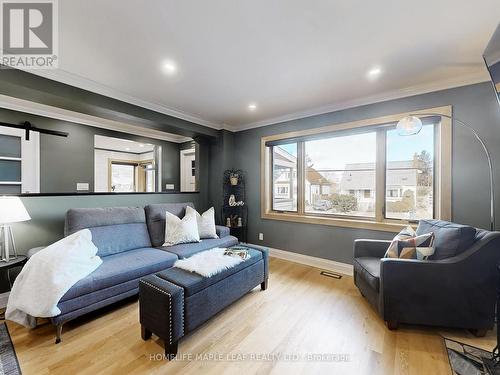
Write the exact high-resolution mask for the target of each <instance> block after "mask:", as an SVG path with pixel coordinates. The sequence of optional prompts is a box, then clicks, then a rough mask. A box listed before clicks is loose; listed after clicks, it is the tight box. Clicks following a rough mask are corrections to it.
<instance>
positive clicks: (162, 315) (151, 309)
mask: <svg viewBox="0 0 500 375" xmlns="http://www.w3.org/2000/svg"><path fill="white" fill-rule="evenodd" d="M139 296H140V298H139V320H140V323H141V325H142V326H144V327H146V328H147V329H148V330H150V331H151V332H153V333H154V334H156V335H157V336H159V337H161V338H162V339H164V340H165V343H166V344H167V345H173V344H174V343H175V342H176V341H177V340H179V339H180V338H181V337H182V336H184V289H183V288H182V287H180V286H178V285H175V284H173V283H171V282H169V281H167V280H164V279H162V278H160V277H158V276H156V275H149V276H146V277H144V278H142V279H141V280H140V282H139Z"/></svg>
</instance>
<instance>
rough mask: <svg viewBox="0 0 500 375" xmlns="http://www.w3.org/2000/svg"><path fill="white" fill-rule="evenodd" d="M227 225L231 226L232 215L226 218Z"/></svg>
mask: <svg viewBox="0 0 500 375" xmlns="http://www.w3.org/2000/svg"><path fill="white" fill-rule="evenodd" d="M226 227H229V228H231V218H230V217H228V218H227V219H226Z"/></svg>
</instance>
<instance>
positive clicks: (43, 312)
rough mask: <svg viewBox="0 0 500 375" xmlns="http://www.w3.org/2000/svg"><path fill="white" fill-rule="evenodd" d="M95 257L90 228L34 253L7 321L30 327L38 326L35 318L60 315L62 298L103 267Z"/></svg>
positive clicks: (13, 295) (9, 305)
mask: <svg viewBox="0 0 500 375" xmlns="http://www.w3.org/2000/svg"><path fill="white" fill-rule="evenodd" d="M96 254H97V247H96V246H95V245H94V244H93V243H92V233H91V232H90V231H89V230H88V229H84V230H81V231H79V232H76V233H74V234H72V235H70V236H68V237H66V238H63V239H62V240H60V241H58V242H56V243H54V244H52V245H50V246H48V247H46V248H45V249H43V250H41V251H39V252H38V253H36V254H34V255H33V256H32V257H31V258H30V259H29V260H28V262H27V263H26V265H25V266H24V268H23V269H22V271H21V273H20V274H19V275H18V276H17V278H16V281H15V282H14V285H13V286H12V290H11V292H10V295H9V301H8V302H7V311H6V312H5V318H6V319H8V320H12V321H14V322H17V323H19V324H22V325H24V326H25V327H28V328H30V327H34V326H35V325H36V322H35V318H36V317H40V318H42V317H51V316H56V315H59V314H60V313H61V311H60V310H59V308H58V307H57V304H58V303H59V300H60V299H61V298H62V296H64V294H65V293H66V292H67V291H68V290H69V289H70V288H71V287H72V286H73V285H75V284H76V283H77V282H78V281H79V280H81V279H83V278H84V277H86V276H87V275H89V274H90V273H91V272H93V271H94V270H95V269H96V268H97V267H99V266H100V265H101V263H102V260H101V258H99V257H98V256H97V255H96Z"/></svg>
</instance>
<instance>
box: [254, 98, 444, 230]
mask: <svg viewBox="0 0 500 375" xmlns="http://www.w3.org/2000/svg"><path fill="white" fill-rule="evenodd" d="M426 113H433V114H437V115H439V114H443V115H447V116H451V114H452V107H451V106H443V107H437V108H428V109H424V110H418V111H412V112H405V113H398V114H394V115H389V116H383V117H378V118H372V119H365V120H359V121H354V122H349V123H343V124H335V125H329V126H325V127H321V128H315V129H307V130H302V131H295V132H289V133H284V134H276V135H271V136H266V137H263V138H261V217H262V218H263V219H271V220H282V221H292V222H299V223H309V224H320V225H331V226H340V227H349V228H363V229H375V230H382V231H389V232H396V231H399V230H400V229H401V228H403V227H404V226H406V225H408V224H410V223H411V222H410V221H408V220H400V219H387V218H385V217H384V214H383V212H384V205H385V178H386V169H385V168H386V163H385V157H386V156H385V147H386V146H385V132H383V131H380V132H377V156H376V157H377V162H376V187H377V188H376V194H375V195H376V197H375V203H376V210H375V217H374V218H373V219H372V218H365V217H363V218H353V217H341V216H339V215H331V216H327V215H316V214H311V213H305V209H304V203H305V199H302V198H301V197H304V185H305V184H304V183H303V181H304V178H303V177H302V176H300V174H301V173H303V172H302V171H304V166H298V173H299V176H298V181H299V183H298V187H297V188H298V190H299V191H298V194H297V196H298V201H297V207H298V210H297V212H288V211H287V212H280V211H274V210H272V188H273V187H272V185H273V184H272V173H271V171H272V165H271V161H272V158H271V155H270V154H271V150H272V148H271V147H266V142H271V141H279V140H283V139H290V138H298V137H307V136H312V135H318V134H322V133H330V134H331V133H332V132H335V131H344V132H345V131H346V130H349V129H353V130H354V129H357V128H362V127H363V128H364V127H380V126H381V125H384V124H390V123H396V122H397V121H399V120H400V119H401V118H403V117H405V116H407V115H409V114H415V115H418V114H426ZM380 137H382V138H383V139H380ZM434 139H435V154H434V166H435V180H434V192H435V197H434V215H435V218H437V219H442V220H451V167H452V154H451V142H452V121H451V120H450V119H449V118H446V117H441V121H440V123H439V124H437V125H436V127H435V138H434ZM301 152H304V150H299V154H301ZM303 159H304V158H302V157H301V155H299V157H298V163H303Z"/></svg>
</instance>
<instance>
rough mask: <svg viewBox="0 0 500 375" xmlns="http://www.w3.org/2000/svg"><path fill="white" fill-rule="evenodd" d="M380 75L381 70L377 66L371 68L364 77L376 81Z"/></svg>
mask: <svg viewBox="0 0 500 375" xmlns="http://www.w3.org/2000/svg"><path fill="white" fill-rule="evenodd" d="M381 73H382V68H380V67H379V66H376V67H373V68H371V69H370V70H369V71H368V72H367V73H366V76H367V77H368V79H370V80H375V79H377V78H378V77H379V76H380V74H381Z"/></svg>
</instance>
